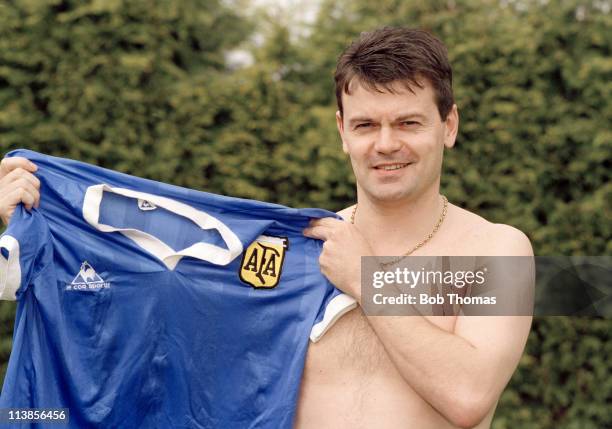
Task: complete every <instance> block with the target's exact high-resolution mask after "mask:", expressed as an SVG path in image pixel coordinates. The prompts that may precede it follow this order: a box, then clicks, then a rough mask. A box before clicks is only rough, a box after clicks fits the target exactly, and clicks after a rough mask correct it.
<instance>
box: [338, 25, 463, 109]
mask: <svg viewBox="0 0 612 429" xmlns="http://www.w3.org/2000/svg"><path fill="white" fill-rule="evenodd" d="M334 78H335V80H336V100H337V102H338V110H340V114H343V113H344V112H343V109H342V94H343V93H346V94H350V92H349V86H350V84H351V82H352V81H353V80H354V79H355V78H357V79H358V80H359V83H360V84H361V85H363V86H364V88H365V89H368V90H375V91H379V92H383V91H388V92H391V93H393V92H394V91H395V90H396V88H397V87H395V88H394V87H393V85H396V84H397V83H398V82H399V83H402V84H403V85H404V86H405V87H406V88H407V89H408V90H410V91H413V89H412V88H413V85H416V86H417V87H419V88H423V79H426V80H427V81H428V82H429V83H430V84H431V85H432V87H433V90H434V94H435V100H436V105H437V106H438V112H440V117H441V118H442V120H446V116H447V115H448V113H449V112H450V110H451V108H452V107H453V104H454V99H453V72H452V70H451V67H450V64H449V62H448V57H447V53H446V48H445V46H444V44H443V43H442V42H441V41H440V40H438V39H437V38H435V37H434V36H432V35H431V34H429V33H428V32H426V31H423V30H416V29H410V28H392V27H384V28H380V29H377V30H374V31H372V32H369V33H361V36H360V37H359V39H357V40H355V41H354V42H353V43H352V44H351V45H350V46H349V47H348V48H346V50H345V51H344V52H343V53H342V55H340V57H339V58H338V64H337V66H336V74H335V76H334Z"/></svg>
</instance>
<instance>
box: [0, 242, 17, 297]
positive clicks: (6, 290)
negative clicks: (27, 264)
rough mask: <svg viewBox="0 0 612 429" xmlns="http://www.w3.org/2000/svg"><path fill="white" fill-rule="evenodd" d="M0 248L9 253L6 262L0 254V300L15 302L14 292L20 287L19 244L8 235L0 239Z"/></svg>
mask: <svg viewBox="0 0 612 429" xmlns="http://www.w3.org/2000/svg"><path fill="white" fill-rule="evenodd" d="M0 247H4V248H5V249H6V250H8V252H9V258H8V260H7V259H5V258H4V256H2V255H1V254H0V299H4V300H9V301H15V300H16V299H17V297H16V296H15V292H17V289H19V286H20V285H21V266H20V265H19V242H18V241H17V239H15V238H14V237H12V236H10V235H3V236H2V237H0Z"/></svg>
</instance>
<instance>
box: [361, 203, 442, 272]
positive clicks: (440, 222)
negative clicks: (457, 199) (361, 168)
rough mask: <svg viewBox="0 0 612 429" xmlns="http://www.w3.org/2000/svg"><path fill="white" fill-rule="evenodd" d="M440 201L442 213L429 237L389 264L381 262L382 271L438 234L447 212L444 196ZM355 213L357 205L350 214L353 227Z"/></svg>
mask: <svg viewBox="0 0 612 429" xmlns="http://www.w3.org/2000/svg"><path fill="white" fill-rule="evenodd" d="M442 201H443V202H444V205H443V207H442V213H441V214H440V218H439V219H438V222H437V223H436V225H435V226H434V227H433V230H432V231H431V232H430V233H429V235H428V236H427V237H425V239H423V240H422V241H421V242H420V243H419V244H417V245H416V246H414V247H413V248H412V249H410V250H409V251H407V252H406V253H404V254H403V255H402V256H399V257H397V258H395V259H394V260H392V261H390V262H381V264H380V265H381V266H382V268H383V269H384V268H386V267H388V266H389V265H394V264H397V263H398V262H399V261H401V260H402V259H404V258H405V257H406V256H409V255H411V254H412V253H413V252H414V251H416V250H417V249H420V248H421V247H423V246H424V245H425V244H426V243H427V242H428V241H429V240H431V239H432V237H433V236H434V235H435V234H436V232H438V229H440V225H442V222H444V218H445V217H446V212H447V210H448V199H447V198H446V197H445V196H444V195H442ZM356 213H357V204H355V208H354V209H353V213H352V214H351V224H353V225H355V214H356Z"/></svg>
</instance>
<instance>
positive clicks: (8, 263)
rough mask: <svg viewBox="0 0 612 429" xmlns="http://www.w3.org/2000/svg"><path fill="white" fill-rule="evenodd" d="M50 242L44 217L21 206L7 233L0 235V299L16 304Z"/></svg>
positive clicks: (13, 217) (36, 269) (37, 268)
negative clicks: (46, 245)
mask: <svg viewBox="0 0 612 429" xmlns="http://www.w3.org/2000/svg"><path fill="white" fill-rule="evenodd" d="M48 242H49V230H48V226H47V222H46V221H45V219H44V217H43V216H42V215H41V214H40V213H38V212H37V211H36V209H33V210H32V211H31V212H28V211H27V210H26V209H25V208H24V207H23V205H22V204H20V205H18V206H17V208H16V209H15V213H13V216H12V217H11V221H10V223H9V226H8V228H7V230H6V231H5V232H4V234H2V236H0V299H2V300H10V301H15V300H17V299H19V296H21V294H22V292H23V291H24V290H25V289H26V288H27V286H28V284H29V283H30V280H31V279H33V278H34V276H35V274H36V272H38V270H39V268H41V266H40V263H39V262H41V261H40V258H39V255H40V254H42V251H43V249H44V247H45V244H46V243H48Z"/></svg>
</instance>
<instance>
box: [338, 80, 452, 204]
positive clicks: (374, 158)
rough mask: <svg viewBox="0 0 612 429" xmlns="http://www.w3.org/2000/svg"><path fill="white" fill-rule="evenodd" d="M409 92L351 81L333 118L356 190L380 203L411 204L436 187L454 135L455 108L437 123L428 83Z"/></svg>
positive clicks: (436, 109) (430, 88)
mask: <svg viewBox="0 0 612 429" xmlns="http://www.w3.org/2000/svg"><path fill="white" fill-rule="evenodd" d="M423 84H424V85H423V88H418V87H416V86H415V87H414V88H413V90H414V93H413V92H411V91H410V90H408V89H407V88H405V87H404V86H403V85H402V84H401V83H399V82H398V83H397V84H396V85H394V86H393V89H394V91H395V93H390V92H382V93H380V92H376V91H370V90H366V89H364V88H363V86H362V85H360V84H359V82H358V81H353V82H351V88H350V89H351V94H350V95H349V94H343V95H342V102H343V108H344V115H343V116H340V113H339V112H337V113H336V121H337V124H338V130H339V131H340V136H341V138H342V148H343V150H344V152H345V153H347V154H348V155H349V156H350V158H351V164H352V166H353V171H354V173H355V177H356V179H357V188H358V191H360V192H362V193H365V196H366V197H367V198H370V199H373V200H375V201H379V202H391V201H399V200H410V199H413V198H414V197H416V196H419V195H421V194H423V193H424V192H426V191H428V190H430V189H432V187H434V186H436V185H437V184H439V180H440V172H441V168H442V153H443V151H444V147H445V146H446V147H449V148H450V147H452V146H453V145H454V143H455V137H456V135H457V126H458V122H459V119H458V115H457V107H456V106H453V108H452V110H451V112H450V113H449V115H448V116H447V119H446V120H445V121H442V119H441V118H440V114H439V113H438V108H437V106H436V103H435V99H434V91H433V88H432V87H431V85H430V84H429V82H426V81H423Z"/></svg>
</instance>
